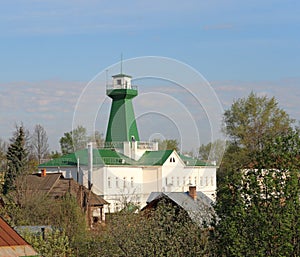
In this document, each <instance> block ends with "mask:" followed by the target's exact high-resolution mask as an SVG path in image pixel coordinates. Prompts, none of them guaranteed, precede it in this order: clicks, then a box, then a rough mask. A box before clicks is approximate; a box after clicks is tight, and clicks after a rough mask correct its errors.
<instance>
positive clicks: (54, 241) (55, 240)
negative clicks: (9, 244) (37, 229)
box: [22, 229, 76, 257]
mask: <svg viewBox="0 0 300 257" xmlns="http://www.w3.org/2000/svg"><path fill="white" fill-rule="evenodd" d="M22 236H23V237H24V239H25V240H26V241H27V242H28V243H30V244H31V245H32V247H33V248H34V249H35V250H36V251H38V253H39V254H41V255H42V256H44V257H53V256H56V257H73V256H74V257H75V256H76V255H75V254H74V251H73V249H72V248H71V246H70V240H69V237H68V236H67V235H66V233H65V231H64V230H61V229H54V230H52V231H46V232H45V235H42V234H34V233H31V232H30V231H26V230H25V231H23V232H22Z"/></svg>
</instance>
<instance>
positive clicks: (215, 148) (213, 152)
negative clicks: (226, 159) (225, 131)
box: [198, 139, 226, 165]
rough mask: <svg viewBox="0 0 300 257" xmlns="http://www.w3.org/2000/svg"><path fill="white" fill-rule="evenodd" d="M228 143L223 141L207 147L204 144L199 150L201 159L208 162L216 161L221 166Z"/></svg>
mask: <svg viewBox="0 0 300 257" xmlns="http://www.w3.org/2000/svg"><path fill="white" fill-rule="evenodd" d="M225 147H226V142H224V141H223V140H221V139H218V140H216V141H215V142H213V143H208V144H207V145H204V144H202V145H201V146H200V148H199V156H198V157H199V158H200V159H201V160H206V161H215V162H216V164H217V165H219V164H220V163H221V161H222V158H223V154H224V151H225Z"/></svg>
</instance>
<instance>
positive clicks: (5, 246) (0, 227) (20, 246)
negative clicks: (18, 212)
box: [0, 217, 39, 257]
mask: <svg viewBox="0 0 300 257" xmlns="http://www.w3.org/2000/svg"><path fill="white" fill-rule="evenodd" d="M0 256H5V257H16V256H39V255H38V253H37V252H36V251H35V250H34V249H33V248H32V247H31V246H30V245H29V244H28V243H27V242H26V241H25V240H24V239H23V238H22V237H21V236H20V235H19V234H18V233H17V232H16V231H15V230H14V229H13V228H12V227H10V226H9V225H8V224H7V223H6V222H5V221H4V220H3V219H2V218H1V217H0Z"/></svg>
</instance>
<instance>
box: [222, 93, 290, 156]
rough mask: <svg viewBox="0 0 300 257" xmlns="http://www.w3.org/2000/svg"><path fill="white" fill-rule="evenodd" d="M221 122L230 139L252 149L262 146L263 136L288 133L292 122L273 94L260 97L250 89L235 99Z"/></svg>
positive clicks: (242, 146) (240, 145) (258, 148)
mask: <svg viewBox="0 0 300 257" xmlns="http://www.w3.org/2000/svg"><path fill="white" fill-rule="evenodd" d="M224 121H225V123H226V135H227V136H228V137H229V140H230V141H231V142H232V143H234V144H236V145H237V146H238V147H241V148H246V149H248V150H249V151H251V152H253V151H256V150H260V149H262V148H263V147H264V141H265V139H266V137H269V136H271V137H275V136H276V135H279V134H282V133H283V132H287V131H288V130H289V128H291V124H292V123H293V122H294V120H292V119H291V118H290V117H289V115H288V114H287V113H286V112H285V111H284V110H282V109H280V108H279V107H278V102H277V101H276V100H275V98H274V97H272V98H268V97H266V96H261V97H260V96H257V95H256V94H255V93H253V92H252V93H250V95H249V96H248V97H247V98H241V99H238V100H237V101H235V102H234V103H233V104H232V106H231V108H230V109H229V110H227V111H225V113H224Z"/></svg>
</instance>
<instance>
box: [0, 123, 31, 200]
mask: <svg viewBox="0 0 300 257" xmlns="http://www.w3.org/2000/svg"><path fill="white" fill-rule="evenodd" d="M10 141H11V144H10V145H9V147H8V149H7V154H6V158H7V172H6V174H5V182H4V185H3V193H4V194H7V193H8V192H9V191H11V190H12V189H14V182H15V180H16V178H17V177H18V176H19V175H21V174H23V173H24V172H25V169H26V163H27V155H28V154H27V151H26V147H25V132H24V128H23V126H22V125H21V126H20V127H17V129H16V132H15V135H14V136H13V137H12V138H11V140H10Z"/></svg>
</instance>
